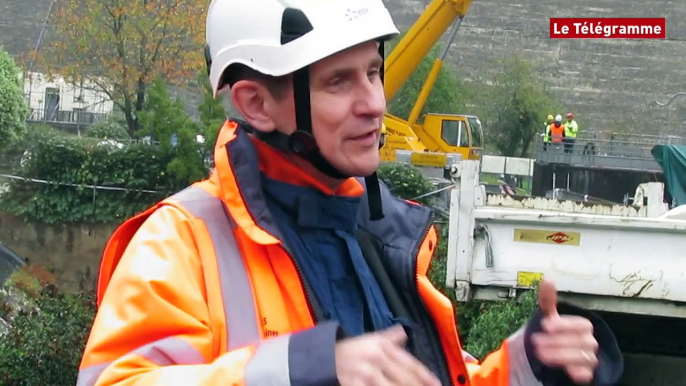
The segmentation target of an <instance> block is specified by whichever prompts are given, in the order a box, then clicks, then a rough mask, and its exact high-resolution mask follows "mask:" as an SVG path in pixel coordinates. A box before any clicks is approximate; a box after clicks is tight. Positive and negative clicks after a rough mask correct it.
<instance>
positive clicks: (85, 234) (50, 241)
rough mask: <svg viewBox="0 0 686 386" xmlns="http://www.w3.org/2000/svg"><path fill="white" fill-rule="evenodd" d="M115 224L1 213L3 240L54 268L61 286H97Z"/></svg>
mask: <svg viewBox="0 0 686 386" xmlns="http://www.w3.org/2000/svg"><path fill="white" fill-rule="evenodd" d="M114 229H115V225H71V226H58V225H45V224H40V223H33V222H25V221H24V220H23V219H21V218H19V217H16V216H13V215H8V214H4V213H0V240H2V243H3V244H4V245H6V246H7V247H9V248H10V249H12V250H13V251H14V252H16V253H17V254H18V255H19V256H22V257H23V258H25V259H28V260H29V261H30V262H31V263H33V264H37V265H40V266H43V267H46V268H48V269H50V270H52V271H53V272H54V274H55V276H56V277H57V281H58V284H59V285H60V287H62V288H64V289H66V290H75V289H78V288H79V287H81V286H84V287H85V288H89V289H90V288H93V286H94V284H95V279H96V278H97V272H98V267H99V264H100V257H101V254H102V250H103V248H104V247H105V243H106V242H107V239H108V238H109V237H110V235H111V234H112V232H114Z"/></svg>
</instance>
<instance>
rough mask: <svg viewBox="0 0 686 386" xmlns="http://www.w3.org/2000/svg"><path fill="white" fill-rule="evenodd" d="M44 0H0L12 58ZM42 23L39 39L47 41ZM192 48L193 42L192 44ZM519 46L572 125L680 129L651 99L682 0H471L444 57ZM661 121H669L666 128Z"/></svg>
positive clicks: (668, 65)
mask: <svg viewBox="0 0 686 386" xmlns="http://www.w3.org/2000/svg"><path fill="white" fill-rule="evenodd" d="M428 2H429V0H386V3H387V4H388V5H389V7H390V8H391V10H392V13H393V16H394V18H395V20H396V22H397V23H398V24H399V25H400V26H401V27H403V28H405V27H408V26H409V25H411V24H412V23H413V22H414V21H415V20H416V19H417V17H418V15H419V14H420V13H421V12H422V11H423V9H424V7H425V6H426V4H428ZM49 4H50V1H48V0H1V1H0V45H4V46H5V47H6V48H7V49H8V50H9V51H10V52H11V53H12V54H14V55H16V56H17V57H19V56H20V55H21V54H23V53H26V52H29V51H30V50H32V49H33V47H34V45H35V43H36V41H37V40H38V37H39V35H40V31H41V27H42V23H43V19H44V18H45V16H46V15H47V13H48V8H49ZM586 16H587V17H666V18H667V28H666V30H667V39H666V40H633V41H630V40H582V39H579V40H551V39H550V38H549V18H551V17H586ZM52 38H54V37H53V36H51V34H50V32H49V29H48V32H47V33H46V35H45V39H52ZM200 49H201V47H198V50H200ZM513 53H520V54H522V55H524V56H525V57H527V58H529V59H531V60H532V61H533V62H534V65H535V68H536V73H537V74H538V75H539V76H540V77H542V78H545V80H546V81H548V83H550V84H551V86H552V88H553V89H554V90H556V92H558V94H559V95H560V99H561V100H562V101H563V102H564V106H565V111H562V112H560V113H564V112H566V111H567V110H570V111H574V112H575V113H576V114H577V117H578V121H579V124H580V126H581V130H587V131H589V130H590V131H599V130H603V131H605V130H609V131H611V130H615V129H617V128H618V127H619V126H622V125H629V126H630V128H635V129H637V131H640V132H646V133H647V132H652V133H656V132H658V131H661V132H663V133H665V132H670V131H671V132H672V133H676V132H680V133H681V134H686V132H684V130H682V129H681V127H682V126H684V122H685V121H686V100H684V99H682V100H680V101H678V102H675V103H673V104H672V106H671V108H663V107H659V106H656V105H655V104H654V101H655V100H656V99H658V100H661V101H664V100H666V99H668V98H669V97H671V95H672V94H674V93H676V92H678V91H686V66H684V61H685V60H686V1H661V0H652V1H645V0H623V1H615V0H579V1H569V0H474V2H473V3H472V6H471V10H470V13H469V14H468V15H467V18H466V19H465V21H464V22H463V24H462V27H461V29H460V33H459V34H458V37H457V39H456V42H455V45H454V47H452V50H451V54H450V58H449V61H450V62H452V63H453V64H455V65H456V66H457V67H458V68H459V74H460V76H462V77H463V78H464V79H465V80H467V81H469V80H471V79H475V78H478V77H479V76H483V75H484V73H483V71H482V69H483V68H484V63H487V62H489V61H493V60H499V59H501V58H504V57H506V56H508V55H510V54H513ZM665 126H668V127H669V129H665Z"/></svg>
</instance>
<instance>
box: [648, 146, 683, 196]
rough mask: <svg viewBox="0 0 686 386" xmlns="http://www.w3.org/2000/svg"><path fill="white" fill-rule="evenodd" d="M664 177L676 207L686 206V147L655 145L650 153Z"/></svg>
mask: <svg viewBox="0 0 686 386" xmlns="http://www.w3.org/2000/svg"><path fill="white" fill-rule="evenodd" d="M651 153H652V154H653V157H654V158H655V160H656V161H657V163H658V164H660V167H662V170H663V171H664V175H665V183H666V184H667V189H668V190H669V194H670V195H671V196H672V198H673V199H674V204H675V205H676V206H679V205H686V146H684V145H657V146H655V147H653V150H652V151H651Z"/></svg>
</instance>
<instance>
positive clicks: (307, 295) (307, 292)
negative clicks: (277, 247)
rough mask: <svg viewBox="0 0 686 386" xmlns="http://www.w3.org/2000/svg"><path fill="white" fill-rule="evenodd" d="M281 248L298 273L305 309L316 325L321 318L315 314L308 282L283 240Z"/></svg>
mask: <svg viewBox="0 0 686 386" xmlns="http://www.w3.org/2000/svg"><path fill="white" fill-rule="evenodd" d="M281 249H283V251H284V252H286V255H288V257H289V258H290V259H291V262H292V263H293V266H294V267H295V271H296V272H297V273H298V280H300V284H301V285H302V288H303V293H304V294H305V303H307V309H308V311H309V312H310V317H311V318H312V321H313V322H314V323H313V324H315V325H316V324H317V323H319V322H320V321H321V318H320V317H319V315H317V312H316V311H315V309H314V306H313V304H314V303H313V299H314V298H313V297H312V293H311V291H310V286H309V284H307V282H306V281H305V275H304V274H303V272H302V269H301V268H300V264H298V261H297V260H296V259H295V257H293V254H292V253H291V251H289V250H288V248H287V247H286V245H285V244H284V243H283V242H281Z"/></svg>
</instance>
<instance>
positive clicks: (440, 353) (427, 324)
mask: <svg viewBox="0 0 686 386" xmlns="http://www.w3.org/2000/svg"><path fill="white" fill-rule="evenodd" d="M431 223H432V221H431V218H429V221H428V223H427V225H426V227H425V228H424V233H423V235H422V238H421V239H420V243H419V245H418V247H417V253H416V254H415V255H414V261H413V268H414V270H413V272H414V276H415V277H414V282H415V283H414V284H415V291H416V292H415V295H417V300H418V303H419V305H420V307H421V309H422V310H423V312H424V315H425V316H426V317H425V318H421V321H422V324H423V327H424V328H425V329H426V331H428V332H429V333H430V335H431V337H432V338H433V340H434V341H435V342H437V343H439V345H440V346H439V348H438V350H434V354H437V358H441V359H442V361H443V364H444V365H445V368H446V370H447V372H448V377H449V378H450V379H449V380H450V384H451V385H454V384H455V381H456V380H457V378H456V376H455V370H454V369H453V368H452V366H451V365H450V361H449V360H448V357H447V355H446V354H445V350H444V348H443V344H442V342H441V336H440V334H439V333H438V329H437V328H436V324H435V323H434V322H433V318H432V317H431V314H430V313H429V310H428V309H427V308H426V305H425V304H424V301H423V300H422V295H421V294H420V293H419V275H418V274H417V268H418V265H419V248H421V244H422V243H423V242H424V240H426V237H427V236H428V235H429V230H430V229H431ZM436 247H438V246H436ZM456 339H457V337H456ZM458 354H461V353H458Z"/></svg>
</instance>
